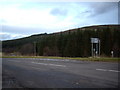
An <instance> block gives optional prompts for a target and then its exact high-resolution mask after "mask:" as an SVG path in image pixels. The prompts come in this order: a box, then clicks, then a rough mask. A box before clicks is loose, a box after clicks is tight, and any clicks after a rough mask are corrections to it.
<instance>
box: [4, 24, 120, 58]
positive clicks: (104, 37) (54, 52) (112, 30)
mask: <svg viewBox="0 0 120 90" xmlns="http://www.w3.org/2000/svg"><path fill="white" fill-rule="evenodd" d="M93 37H94V38H99V39H100V41H101V49H100V50H101V53H100V55H101V56H111V51H113V52H114V56H115V57H120V25H99V26H89V27H83V28H76V29H72V30H67V31H64V32H58V33H52V34H46V33H44V34H38V35H32V36H30V37H26V38H21V39H16V40H8V41H3V43H2V44H3V45H2V46H3V47H2V48H3V53H6V54H11V53H12V54H16V55H37V56H62V57H89V56H91V40H90V38H93Z"/></svg>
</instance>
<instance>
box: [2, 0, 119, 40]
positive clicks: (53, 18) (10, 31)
mask: <svg viewBox="0 0 120 90" xmlns="http://www.w3.org/2000/svg"><path fill="white" fill-rule="evenodd" d="M107 24H118V2H73V1H72V2H58V1H57V2H54V1H51V2H47V1H46V2H41V1H39V0H0V40H11V39H17V38H22V37H26V36H30V35H34V34H41V33H48V34H49V33H54V32H61V31H65V30H69V29H73V28H80V27H85V26H92V25H107Z"/></svg>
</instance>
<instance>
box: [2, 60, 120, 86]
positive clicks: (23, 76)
mask: <svg viewBox="0 0 120 90" xmlns="http://www.w3.org/2000/svg"><path fill="white" fill-rule="evenodd" d="M2 70H3V72H7V73H8V74H9V75H10V76H12V77H14V78H15V79H16V80H17V82H18V83H19V84H20V85H21V86H22V87H24V88H117V87H118V86H119V85H118V83H119V81H118V74H119V73H120V71H119V70H118V63H112V62H93V61H77V60H67V59H66V60H63V59H39V58H3V59H2ZM3 82H4V81H3ZM5 87H6V86H3V88H5Z"/></svg>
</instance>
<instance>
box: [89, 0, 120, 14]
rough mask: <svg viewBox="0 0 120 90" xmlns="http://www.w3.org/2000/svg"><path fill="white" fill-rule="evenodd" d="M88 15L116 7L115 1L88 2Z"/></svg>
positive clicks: (102, 12) (108, 10) (101, 12)
mask: <svg viewBox="0 0 120 90" xmlns="http://www.w3.org/2000/svg"><path fill="white" fill-rule="evenodd" d="M90 8H91V10H90V13H91V15H90V16H97V15H100V14H104V13H107V12H110V11H112V10H114V9H117V8H118V3H117V2H98V3H97V2H94V3H91V4H90Z"/></svg>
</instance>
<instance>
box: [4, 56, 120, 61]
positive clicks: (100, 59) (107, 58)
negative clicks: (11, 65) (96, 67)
mask: <svg viewBox="0 0 120 90" xmlns="http://www.w3.org/2000/svg"><path fill="white" fill-rule="evenodd" d="M2 58H47V59H71V60H81V61H103V62H120V58H111V57H88V58H81V57H74V58H73V57H52V56H2Z"/></svg>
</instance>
